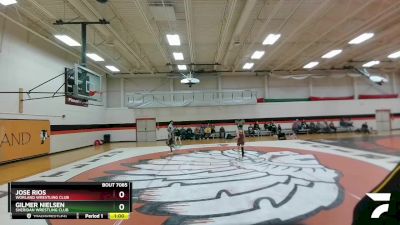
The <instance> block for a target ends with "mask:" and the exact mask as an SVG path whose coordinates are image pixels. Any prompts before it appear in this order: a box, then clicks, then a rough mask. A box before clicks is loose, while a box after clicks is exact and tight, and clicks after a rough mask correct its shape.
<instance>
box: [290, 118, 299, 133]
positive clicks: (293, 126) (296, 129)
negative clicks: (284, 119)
mask: <svg viewBox="0 0 400 225" xmlns="http://www.w3.org/2000/svg"><path fill="white" fill-rule="evenodd" d="M292 130H293V132H294V133H295V134H297V133H298V132H299V130H300V122H299V119H296V121H294V122H293V124H292Z"/></svg>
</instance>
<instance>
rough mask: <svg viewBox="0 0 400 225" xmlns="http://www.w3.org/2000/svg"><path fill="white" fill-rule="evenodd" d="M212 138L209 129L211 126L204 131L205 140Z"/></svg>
mask: <svg viewBox="0 0 400 225" xmlns="http://www.w3.org/2000/svg"><path fill="white" fill-rule="evenodd" d="M210 136H211V127H209V126H207V127H206V128H205V129H204V138H207V139H208V138H210Z"/></svg>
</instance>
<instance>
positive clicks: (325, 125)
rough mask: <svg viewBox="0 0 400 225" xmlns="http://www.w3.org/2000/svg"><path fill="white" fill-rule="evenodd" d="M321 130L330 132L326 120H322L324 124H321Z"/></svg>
mask: <svg viewBox="0 0 400 225" xmlns="http://www.w3.org/2000/svg"><path fill="white" fill-rule="evenodd" d="M323 131H324V132H325V133H330V132H331V129H330V128H329V124H328V121H326V120H325V121H324V124H323Z"/></svg>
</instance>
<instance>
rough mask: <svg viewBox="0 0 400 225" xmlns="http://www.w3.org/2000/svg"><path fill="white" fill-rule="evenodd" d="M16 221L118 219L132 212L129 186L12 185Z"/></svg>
mask: <svg viewBox="0 0 400 225" xmlns="http://www.w3.org/2000/svg"><path fill="white" fill-rule="evenodd" d="M8 188H9V190H8V193H9V194H8V198H9V201H8V202H9V205H8V211H9V212H10V213H11V216H12V218H13V219H116V220H123V219H128V218H129V213H130V212H132V192H131V190H132V186H131V183H130V182H68V183H64V182H12V183H9V184H8Z"/></svg>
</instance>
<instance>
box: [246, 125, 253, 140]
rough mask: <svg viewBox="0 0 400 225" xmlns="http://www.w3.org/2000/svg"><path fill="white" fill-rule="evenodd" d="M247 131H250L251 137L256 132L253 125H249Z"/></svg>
mask: <svg viewBox="0 0 400 225" xmlns="http://www.w3.org/2000/svg"><path fill="white" fill-rule="evenodd" d="M247 132H248V133H249V136H250V137H254V134H255V132H254V128H253V127H252V126H251V125H249V127H248V128H247Z"/></svg>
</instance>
